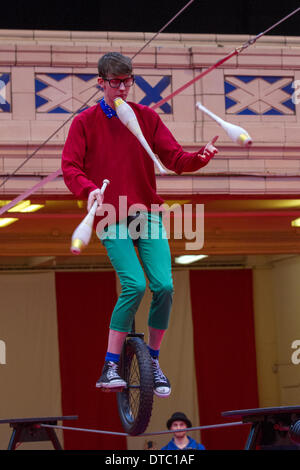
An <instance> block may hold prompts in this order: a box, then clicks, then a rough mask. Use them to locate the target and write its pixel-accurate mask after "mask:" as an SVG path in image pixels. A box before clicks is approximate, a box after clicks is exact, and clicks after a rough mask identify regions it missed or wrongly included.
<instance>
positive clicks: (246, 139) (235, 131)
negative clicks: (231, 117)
mask: <svg viewBox="0 0 300 470" xmlns="http://www.w3.org/2000/svg"><path fill="white" fill-rule="evenodd" d="M196 106H197V107H198V108H199V109H200V110H201V111H203V112H204V113H206V114H208V116H210V117H211V118H212V119H214V120H215V121H216V122H217V123H218V124H220V126H221V127H223V129H224V131H225V132H226V134H227V135H228V136H229V137H230V139H231V140H233V141H234V142H236V143H238V144H239V145H241V146H242V147H250V145H251V144H252V139H251V137H250V135H249V134H248V132H247V131H246V130H245V129H243V128H242V127H240V126H236V125H235V124H230V123H229V122H227V121H224V119H221V118H220V117H219V116H217V115H216V114H214V113H212V112H211V111H209V110H208V109H207V108H206V107H205V106H203V104H201V103H200V102H199V101H198V102H197V103H196Z"/></svg>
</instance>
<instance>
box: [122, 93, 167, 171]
mask: <svg viewBox="0 0 300 470" xmlns="http://www.w3.org/2000/svg"><path fill="white" fill-rule="evenodd" d="M114 103H115V108H116V113H117V115H118V118H119V119H120V121H121V122H122V123H123V124H124V126H126V127H127V128H128V129H129V130H130V131H131V132H132V133H133V134H134V135H135V136H136V138H137V139H138V140H139V141H140V143H141V144H142V146H143V147H144V149H145V150H146V152H147V153H148V155H149V156H150V157H151V158H152V160H153V161H154V163H155V165H156V166H157V168H158V169H159V172H160V173H161V174H162V175H165V174H166V173H167V172H166V170H165V169H164V168H163V167H162V165H161V164H160V162H159V160H158V158H157V157H156V156H155V155H154V153H153V152H152V150H151V148H150V146H149V144H148V142H147V140H146V139H145V137H144V135H143V133H142V130H141V128H140V125H139V122H138V120H137V117H136V115H135V113H134V111H133V109H132V108H131V107H130V106H129V104H127V103H126V101H124V100H122V98H116V99H115V100H114Z"/></svg>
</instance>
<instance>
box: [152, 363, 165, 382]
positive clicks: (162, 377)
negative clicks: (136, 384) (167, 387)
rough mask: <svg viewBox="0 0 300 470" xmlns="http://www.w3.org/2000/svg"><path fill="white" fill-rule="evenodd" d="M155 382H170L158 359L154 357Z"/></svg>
mask: <svg viewBox="0 0 300 470" xmlns="http://www.w3.org/2000/svg"><path fill="white" fill-rule="evenodd" d="M152 364H153V375H154V382H160V383H161V382H162V383H166V384H167V383H168V381H167V378H166V376H165V375H164V373H163V372H162V370H161V368H160V366H159V362H158V359H152Z"/></svg>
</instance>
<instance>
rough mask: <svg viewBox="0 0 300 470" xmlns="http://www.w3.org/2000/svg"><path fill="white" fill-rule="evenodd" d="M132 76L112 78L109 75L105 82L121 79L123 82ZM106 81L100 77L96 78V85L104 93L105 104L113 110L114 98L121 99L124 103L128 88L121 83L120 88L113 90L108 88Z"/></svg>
mask: <svg viewBox="0 0 300 470" xmlns="http://www.w3.org/2000/svg"><path fill="white" fill-rule="evenodd" d="M131 76H132V75H118V76H113V75H109V76H108V77H106V78H107V80H109V79H113V80H115V79H121V80H125V79H126V78H130V77H131ZM107 80H104V79H103V78H102V77H98V83H99V85H100V86H101V88H102V89H103V91H104V99H105V101H106V103H107V104H108V105H109V106H110V107H111V108H113V109H114V108H115V105H114V99H115V98H122V99H123V100H124V101H126V99H127V96H128V93H129V90H130V87H128V86H127V87H126V86H125V84H124V83H123V82H121V83H120V86H119V87H118V88H113V87H111V86H110V84H109V82H108V81H107Z"/></svg>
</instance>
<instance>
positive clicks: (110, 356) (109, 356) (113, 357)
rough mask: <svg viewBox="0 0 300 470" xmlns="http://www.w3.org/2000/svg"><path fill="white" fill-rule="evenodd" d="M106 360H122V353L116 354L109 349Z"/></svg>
mask: <svg viewBox="0 0 300 470" xmlns="http://www.w3.org/2000/svg"><path fill="white" fill-rule="evenodd" d="M105 360H106V361H112V362H120V354H114V353H110V352H108V351H107V353H106V356H105Z"/></svg>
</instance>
